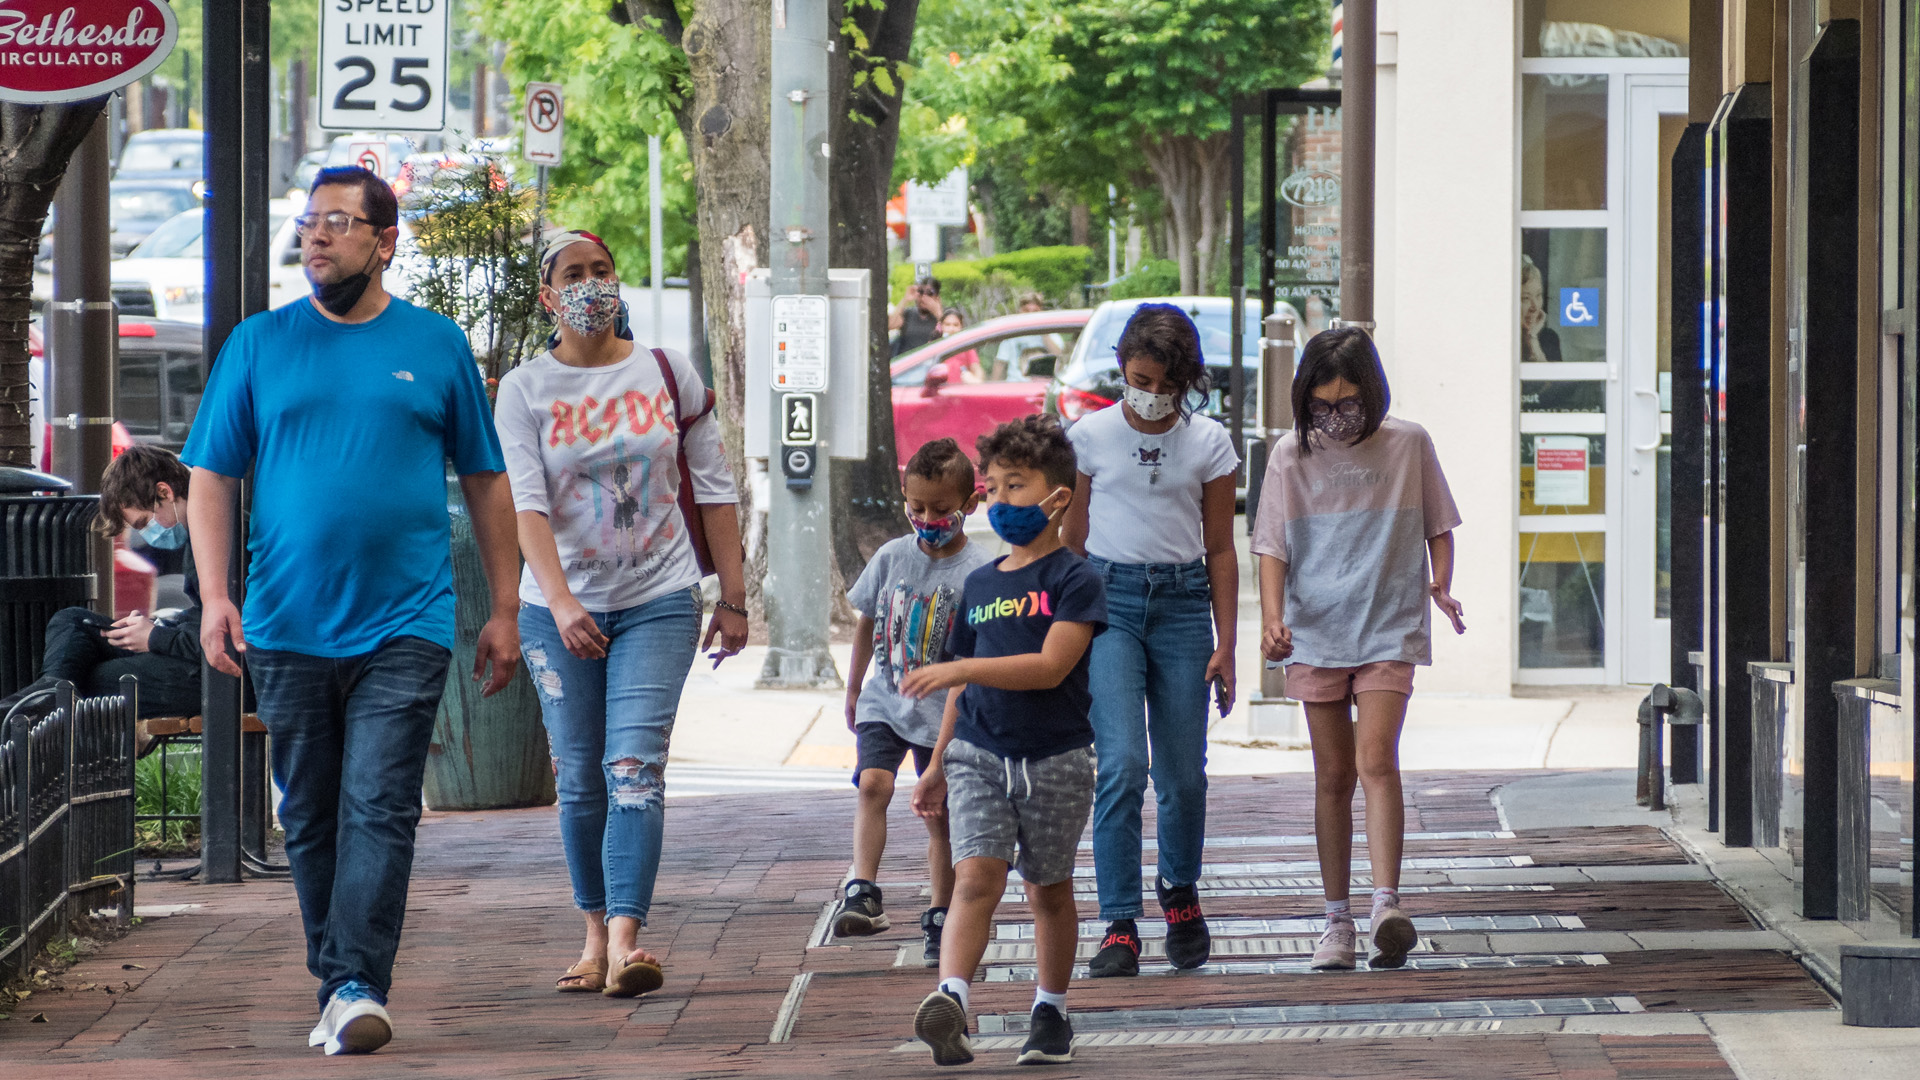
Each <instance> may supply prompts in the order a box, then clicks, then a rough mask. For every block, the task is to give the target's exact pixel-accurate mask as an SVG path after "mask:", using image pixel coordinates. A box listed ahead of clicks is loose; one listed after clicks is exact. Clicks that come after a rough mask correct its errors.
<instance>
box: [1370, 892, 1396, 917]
mask: <svg viewBox="0 0 1920 1080" xmlns="http://www.w3.org/2000/svg"><path fill="white" fill-rule="evenodd" d="M1399 903H1400V890H1399V889H1375V890H1373V910H1374V911H1376V912H1377V911H1379V910H1380V909H1381V908H1383V907H1387V906H1388V905H1394V906H1398V905H1399Z"/></svg>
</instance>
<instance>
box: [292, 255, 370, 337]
mask: <svg viewBox="0 0 1920 1080" xmlns="http://www.w3.org/2000/svg"><path fill="white" fill-rule="evenodd" d="M379 257H380V249H379V248H377V247H376V248H374V249H373V254H372V255H371V256H369V257H368V258H367V265H366V267H365V268H364V269H362V270H361V271H360V272H359V273H357V274H353V275H351V276H349V277H344V278H341V279H340V280H339V281H335V282H331V283H329V284H326V285H322V284H320V283H318V282H315V283H314V286H313V298H314V299H315V300H316V301H318V302H319V304H320V306H321V307H323V308H326V309H327V310H328V311H329V312H331V313H332V314H333V316H334V318H337V319H344V318H346V317H347V312H349V311H352V310H353V307H354V305H355V304H358V303H359V302H360V297H362V296H364V295H366V291H367V286H369V285H371V284H373V275H372V274H371V273H369V271H371V270H372V269H373V262H374V260H375V259H378V258H379ZM308 280H312V279H311V278H309V279H308Z"/></svg>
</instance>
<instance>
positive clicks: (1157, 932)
mask: <svg viewBox="0 0 1920 1080" xmlns="http://www.w3.org/2000/svg"><path fill="white" fill-rule="evenodd" d="M1136 925H1137V926H1138V927H1139V929H1140V936H1141V937H1142V938H1144V939H1152V938H1164V937H1166V936H1167V924H1166V923H1165V922H1161V921H1157V920H1147V919H1142V920H1140V921H1139V922H1138V923H1137V924H1136ZM1355 925H1356V928H1357V929H1358V930H1359V932H1360V933H1362V934H1367V933H1371V932H1372V931H1373V920H1372V919H1369V918H1360V919H1356V920H1355ZM1207 927H1208V929H1210V930H1211V931H1212V932H1213V939H1214V941H1215V942H1216V943H1217V942H1219V941H1221V940H1222V939H1231V938H1235V937H1250V936H1253V935H1256V934H1318V933H1320V932H1321V931H1323V930H1325V929H1326V928H1327V920H1326V919H1324V918H1318V917H1314V918H1298V919H1209V920H1208V921H1207ZM1413 928H1414V929H1415V930H1420V931H1424V932H1426V933H1435V934H1437V933H1447V932H1455V933H1476V934H1484V933H1488V932H1491V931H1498V930H1585V929H1586V928H1587V925H1586V923H1584V922H1581V921H1580V916H1578V915H1416V916H1414V919H1413ZM1106 932H1107V924H1106V923H1104V922H1095V921H1082V922H1081V923H1080V936H1081V937H1082V938H1087V939H1092V940H1098V939H1099V938H1101V937H1103V936H1105V934H1106ZM993 936H994V937H995V938H996V939H997V940H1000V941H1029V940H1032V938H1033V924H1032V923H1030V922H1006V923H996V924H994V928H993Z"/></svg>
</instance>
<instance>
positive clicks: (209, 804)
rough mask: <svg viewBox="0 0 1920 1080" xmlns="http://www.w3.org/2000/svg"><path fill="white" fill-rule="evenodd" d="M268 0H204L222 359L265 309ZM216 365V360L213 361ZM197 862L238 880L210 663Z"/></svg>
mask: <svg viewBox="0 0 1920 1080" xmlns="http://www.w3.org/2000/svg"><path fill="white" fill-rule="evenodd" d="M267 13H268V0H206V4H205V11H204V13H203V14H204V25H205V32H204V33H205V36H204V48H203V49H202V56H203V58H204V65H203V68H202V79H203V80H204V84H205V89H204V98H203V101H204V110H203V115H204V116H205V118H206V127H207V135H206V138H207V153H206V162H207V229H206V235H207V243H206V245H205V249H206V253H207V257H206V274H207V278H206V319H207V323H206V348H205V353H206V355H207V356H208V357H218V356H219V354H220V348H221V346H223V345H225V344H226V341H227V335H229V334H231V333H232V332H233V328H234V327H236V326H238V325H239V324H240V321H241V320H242V319H245V318H246V317H247V316H249V315H252V314H254V313H255V312H259V311H265V310H266V307H267V244H268V242H269V240H270V239H271V238H270V237H269V236H268V235H267V153H268V134H267V109H268V102H269V98H268V93H269V90H268V78H267V76H268V65H267ZM216 362H217V361H216ZM234 520H235V523H236V527H235V530H234V537H233V547H232V551H233V558H232V561H231V563H230V568H229V570H228V574H227V587H228V590H229V591H230V594H231V595H232V597H233V599H234V601H235V603H240V602H241V600H242V597H243V595H244V587H245V582H246V573H245V561H246V559H245V553H246V542H245V535H244V534H245V526H244V524H243V522H244V515H243V514H236V515H235V519H234ZM201 676H202V682H201V686H202V691H201V693H202V702H201V713H202V715H203V716H204V717H205V731H204V735H203V747H202V748H203V756H202V758H201V769H202V781H201V789H200V790H201V795H200V800H201V819H200V821H201V825H200V859H201V865H202V869H203V873H204V875H205V876H204V878H203V880H205V881H207V882H209V883H212V882H235V881H239V880H240V849H241V812H240V801H241V753H240V724H241V718H242V716H243V715H244V711H245V704H244V702H243V701H242V698H241V687H240V681H239V680H238V679H233V678H229V677H228V676H225V675H222V674H220V673H219V672H217V671H214V670H213V669H212V668H211V667H205V666H203V668H202V671H201Z"/></svg>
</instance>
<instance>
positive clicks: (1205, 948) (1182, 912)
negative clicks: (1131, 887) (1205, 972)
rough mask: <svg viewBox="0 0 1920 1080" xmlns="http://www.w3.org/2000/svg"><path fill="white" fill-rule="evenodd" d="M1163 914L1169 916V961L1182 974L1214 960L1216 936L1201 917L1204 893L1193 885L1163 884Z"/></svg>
mask: <svg viewBox="0 0 1920 1080" xmlns="http://www.w3.org/2000/svg"><path fill="white" fill-rule="evenodd" d="M1158 888H1159V893H1160V910H1161V911H1163V912H1165V913H1166V916H1167V959H1168V960H1170V961H1172V962H1173V966H1174V967H1176V968H1179V969H1180V970H1182V971H1187V970H1189V969H1191V968H1197V967H1199V966H1200V965H1202V964H1204V963H1206V962H1207V960H1208V959H1209V958H1210V957H1212V956H1213V933H1212V932H1211V931H1209V930H1208V929H1207V918H1206V916H1204V915H1202V914H1200V891H1199V889H1197V888H1196V887H1194V886H1192V885H1168V884H1167V883H1166V882H1164V881H1162V882H1159V885H1158Z"/></svg>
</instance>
